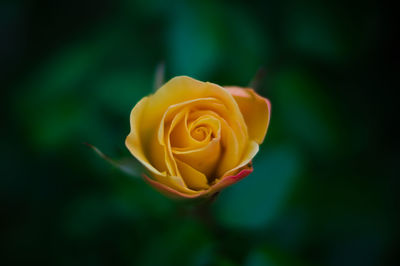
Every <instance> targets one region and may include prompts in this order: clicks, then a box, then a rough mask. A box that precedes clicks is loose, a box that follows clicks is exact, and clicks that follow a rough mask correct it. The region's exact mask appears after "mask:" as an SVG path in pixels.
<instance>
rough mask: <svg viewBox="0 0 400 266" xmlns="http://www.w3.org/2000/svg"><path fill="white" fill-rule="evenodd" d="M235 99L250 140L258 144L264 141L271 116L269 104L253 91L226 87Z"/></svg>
mask: <svg viewBox="0 0 400 266" xmlns="http://www.w3.org/2000/svg"><path fill="white" fill-rule="evenodd" d="M226 89H227V90H228V91H229V92H230V93H231V94H232V96H233V98H235V100H236V103H237V104H238V105H239V109H240V111H241V112H242V115H243V118H244V120H245V122H246V125H247V130H248V132H249V137H250V139H253V140H255V141H256V142H257V143H258V144H261V143H262V142H263V141H264V138H265V134H266V133H267V129H268V125H269V118H270V114H271V103H270V102H269V100H268V99H266V98H264V97H262V96H260V95H258V94H257V93H256V92H255V91H254V90H253V89H248V88H239V87H226Z"/></svg>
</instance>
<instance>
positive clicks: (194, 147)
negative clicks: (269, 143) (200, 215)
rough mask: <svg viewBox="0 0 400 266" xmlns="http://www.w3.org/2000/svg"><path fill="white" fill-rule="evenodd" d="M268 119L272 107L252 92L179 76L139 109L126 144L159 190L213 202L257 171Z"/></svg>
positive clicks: (133, 111)
mask: <svg viewBox="0 0 400 266" xmlns="http://www.w3.org/2000/svg"><path fill="white" fill-rule="evenodd" d="M269 117H270V103H269V101H268V100H267V99H265V98H263V97H261V96H259V95H258V94H257V93H256V92H254V91H253V90H252V89H247V88H239V87H228V88H223V87H221V86H218V85H216V84H213V83H209V82H201V81H198V80H195V79H192V78H189V77H186V76H180V77H175V78H173V79H171V80H170V81H168V82H167V83H166V84H165V85H163V86H162V87H161V88H159V89H158V90H157V92H155V93H154V94H152V95H150V96H148V97H144V98H143V99H142V100H140V101H139V102H138V103H137V104H136V106H135V107H134V108H133V110H132V112H131V116H130V124H131V132H130V133H129V135H128V137H127V138H126V141H125V144H126V146H127V148H128V149H129V151H130V152H131V153H132V155H133V156H134V157H136V159H137V160H138V161H139V162H140V163H141V164H142V165H143V166H144V167H145V168H146V169H147V171H148V174H149V176H150V177H149V176H147V175H143V176H144V178H145V180H146V181H147V182H148V183H150V184H151V185H152V186H154V187H155V188H157V189H158V190H160V191H162V192H164V193H165V194H168V195H170V196H175V197H184V198H195V197H199V196H209V195H212V194H214V193H215V192H218V191H219V190H221V189H223V188H224V187H226V186H229V185H231V184H233V183H235V182H237V181H239V180H240V179H242V178H244V177H246V176H247V175H248V174H249V173H251V172H252V171H253V168H252V165H251V160H252V159H253V157H254V156H255V155H256V153H257V152H258V145H259V144H261V143H262V142H263V140H264V137H265V134H266V132H267V128H268V124H269Z"/></svg>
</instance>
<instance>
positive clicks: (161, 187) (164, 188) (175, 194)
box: [143, 167, 253, 199]
mask: <svg viewBox="0 0 400 266" xmlns="http://www.w3.org/2000/svg"><path fill="white" fill-rule="evenodd" d="M251 172H253V168H251V167H249V168H244V169H242V170H241V171H240V172H239V173H237V174H236V175H233V176H226V177H224V178H223V179H222V180H220V181H219V182H218V183H216V184H214V185H213V186H212V187H210V188H209V189H207V190H202V191H197V192H193V193H185V192H181V191H179V190H176V189H174V188H172V187H169V186H168V185H166V184H163V183H160V182H158V181H156V180H153V179H151V178H149V177H148V176H146V175H145V174H144V175H143V178H144V180H145V181H146V182H147V183H149V184H150V185H151V186H152V187H154V188H155V189H156V190H158V191H160V192H161V193H163V194H165V195H167V196H169V197H172V198H178V199H193V198H198V197H202V196H206V195H212V194H214V193H216V192H218V191H220V190H221V189H223V188H225V187H227V186H230V185H232V184H234V183H236V182H238V181H240V180H242V179H243V178H245V177H246V176H248V175H249V174H250V173H251Z"/></svg>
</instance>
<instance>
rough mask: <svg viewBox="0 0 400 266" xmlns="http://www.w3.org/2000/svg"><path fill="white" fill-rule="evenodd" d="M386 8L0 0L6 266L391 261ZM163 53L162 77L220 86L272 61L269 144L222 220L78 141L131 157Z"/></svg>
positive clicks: (230, 195)
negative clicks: (137, 108) (136, 113)
mask: <svg viewBox="0 0 400 266" xmlns="http://www.w3.org/2000/svg"><path fill="white" fill-rule="evenodd" d="M388 13H389V12H388V11H387V10H385V9H384V5H383V3H380V2H379V1H333V0H328V1H307V3H304V2H303V1H299V0H283V1H205V0H203V1H179V0H173V1H162V0H140V1H129V0H119V1H105V0H97V1H94V0H87V1H82V0H81V1H75V0H73V1H65V0H59V1H2V2H1V3H0V34H1V42H0V64H1V69H2V71H1V73H2V75H1V79H2V80H1V84H2V96H1V102H2V103H1V105H0V108H1V111H2V130H1V138H0V141H1V148H2V152H1V157H2V158H1V162H2V167H1V171H2V173H1V183H0V207H1V220H0V224H1V229H2V230H1V231H2V232H1V241H2V242H3V248H2V252H1V253H3V255H2V256H1V259H0V260H1V261H0V264H1V265H34V264H37V265H249V266H254V265H273V266H275V265H277V266H279V265H294V266H296V265H352V266H353V265H367V266H368V265H395V264H396V261H397V260H396V255H397V253H396V251H398V250H397V248H398V244H399V242H398V236H399V235H398V233H399V230H398V225H399V215H398V208H397V206H395V203H394V202H395V196H396V195H395V194H396V193H398V186H399V182H398V176H397V175H398V162H399V156H398V145H397V143H398V141H397V140H396V138H397V137H398V136H396V131H395V130H394V129H395V121H394V117H395V110H396V109H397V107H398V104H397V103H395V101H396V98H395V97H392V96H391V95H390V90H391V89H392V88H393V84H392V81H394V75H393V73H392V72H391V71H390V63H389V62H390V60H391V58H392V57H393V54H392V49H391V48H393V46H394V44H393V42H392V41H393V39H394V36H395V35H394V33H393V32H392V30H393V29H394V24H393V21H392V20H391V18H390V16H389V15H388ZM161 61H164V62H165V65H166V75H167V78H168V79H169V78H171V77H173V76H176V75H189V76H192V77H194V78H197V79H199V80H202V81H211V82H215V83H218V84H221V85H239V86H245V85H247V84H248V82H249V81H250V80H251V78H252V76H253V75H254V74H255V72H256V71H257V69H258V68H259V67H260V66H264V67H265V69H266V71H267V76H266V78H265V80H264V82H263V83H262V84H261V87H260V89H259V93H260V94H262V95H264V96H266V97H268V98H269V99H270V100H271V103H272V117H271V124H270V129H269V132H268V135H267V138H266V141H265V142H264V144H263V145H262V147H261V151H260V153H259V154H258V155H257V157H256V159H255V160H254V167H255V171H254V173H253V174H252V175H250V176H249V177H247V178H246V179H244V180H243V181H241V182H240V183H238V184H236V185H234V186H232V187H230V188H227V189H226V190H224V191H223V192H222V193H221V195H220V197H219V198H218V199H217V201H216V202H215V203H214V204H213V205H212V210H211V211H212V217H214V220H215V221H214V222H213V223H211V224H205V223H203V222H202V221H200V220H198V219H196V218H193V217H190V216H187V215H186V216H185V215H182V212H181V211H179V209H180V208H181V207H182V205H181V204H176V203H175V202H173V201H171V200H169V199H167V198H165V197H164V196H162V195H160V194H158V193H157V192H155V191H154V190H153V189H152V188H150V187H149V186H148V185H146V184H145V183H144V182H143V181H142V180H140V179H135V178H132V177H129V176H127V175H125V174H123V173H120V172H119V171H118V170H116V169H114V168H113V167H111V166H110V165H109V164H107V163H106V162H105V161H103V160H102V159H100V158H99V157H98V156H96V155H95V154H94V152H93V151H92V150H90V149H88V148H87V147H86V146H84V145H82V142H89V143H92V144H94V145H96V146H97V147H99V148H100V149H101V150H102V151H104V152H105V153H106V154H108V155H110V156H112V157H116V158H120V157H125V156H128V155H129V153H128V151H127V150H126V148H125V147H124V140H125V137H126V135H127V134H128V132H129V114H130V111H131V109H132V108H133V106H134V105H135V103H136V102H137V101H138V100H139V99H140V98H141V97H143V96H145V95H147V94H149V93H151V91H152V86H153V77H154V69H155V66H156V65H157V64H158V63H159V62H161ZM396 104H397V105H396ZM395 144H396V145H395Z"/></svg>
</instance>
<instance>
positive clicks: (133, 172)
mask: <svg viewBox="0 0 400 266" xmlns="http://www.w3.org/2000/svg"><path fill="white" fill-rule="evenodd" d="M83 144H85V145H86V146H88V147H89V148H91V149H92V150H93V151H94V152H96V153H97V155H99V156H100V157H101V158H103V159H104V160H106V161H107V162H109V163H110V164H112V165H113V166H114V167H116V168H118V169H119V170H121V171H122V172H124V173H126V174H128V175H130V176H133V177H136V178H137V177H139V176H140V175H141V170H140V169H141V167H140V165H139V163H138V162H137V161H135V160H134V159H132V158H122V159H119V160H116V159H112V158H110V157H108V156H107V155H105V154H104V153H103V152H102V151H101V150H100V149H99V148H97V147H96V146H94V145H92V144H90V143H83Z"/></svg>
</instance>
